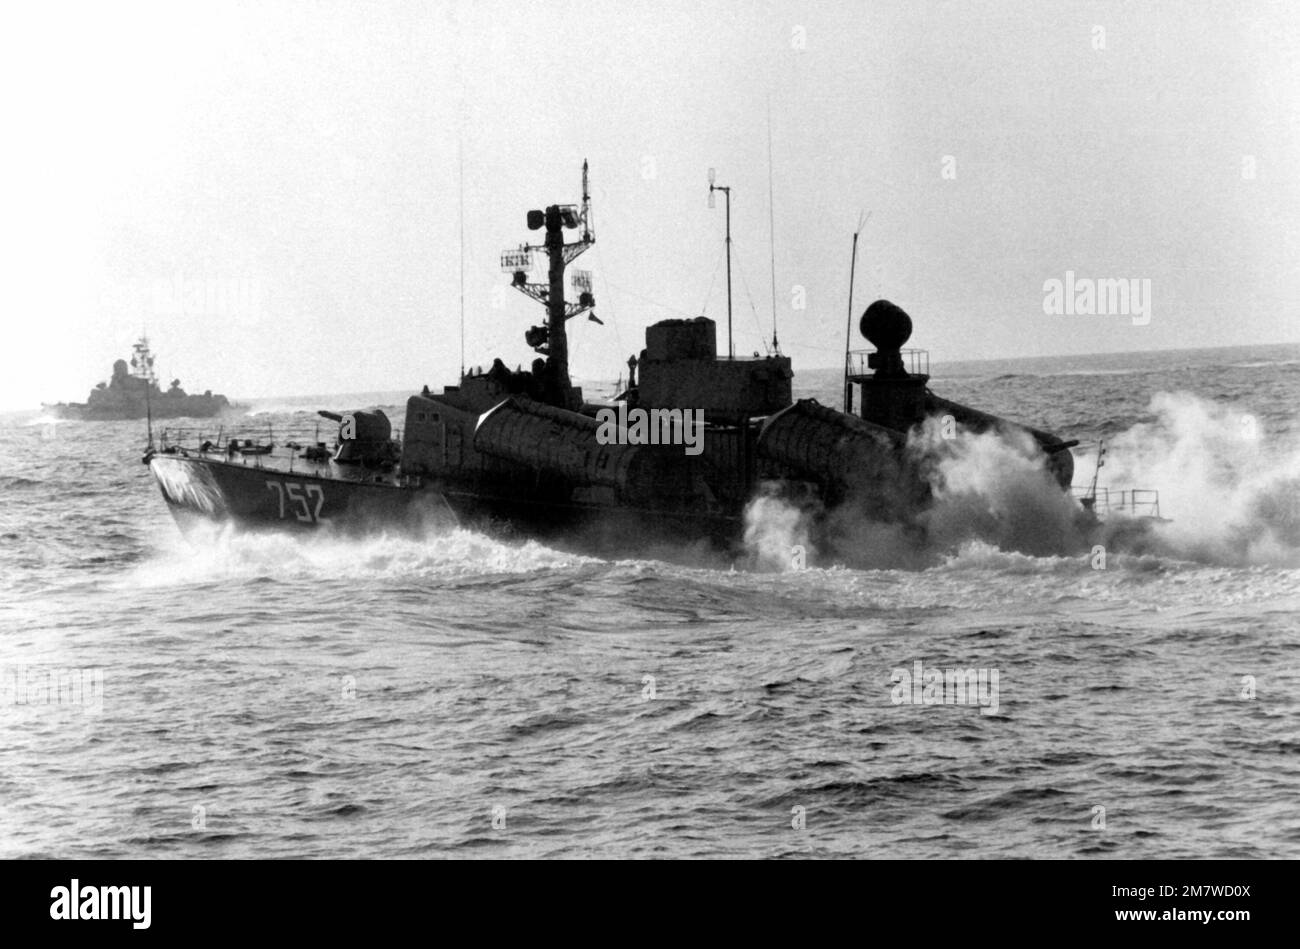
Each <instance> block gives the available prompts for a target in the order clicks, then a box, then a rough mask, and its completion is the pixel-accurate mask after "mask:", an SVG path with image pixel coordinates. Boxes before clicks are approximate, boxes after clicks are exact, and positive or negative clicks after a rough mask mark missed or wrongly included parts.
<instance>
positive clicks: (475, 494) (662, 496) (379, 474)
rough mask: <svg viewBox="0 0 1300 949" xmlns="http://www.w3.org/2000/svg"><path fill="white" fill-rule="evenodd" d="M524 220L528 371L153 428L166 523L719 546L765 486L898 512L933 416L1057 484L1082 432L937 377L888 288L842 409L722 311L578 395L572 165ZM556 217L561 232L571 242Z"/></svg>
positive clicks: (912, 504)
mask: <svg viewBox="0 0 1300 949" xmlns="http://www.w3.org/2000/svg"><path fill="white" fill-rule="evenodd" d="M710 187H711V189H712V188H713V187H714V186H713V185H712V182H711V183H710ZM716 190H725V189H721V188H717V189H716ZM527 223H528V227H529V229H530V230H533V231H541V232H542V234H543V235H544V238H543V240H542V242H541V243H540V244H525V245H523V246H521V247H519V248H518V249H517V250H512V251H508V252H506V253H505V254H503V255H502V265H503V269H504V270H506V271H507V272H510V273H512V285H513V286H514V287H515V288H516V289H518V290H520V291H521V292H523V293H525V294H526V295H528V296H529V297H531V298H533V299H534V300H536V301H538V302H539V303H541V304H542V305H543V306H544V307H545V310H546V321H545V323H544V324H542V325H537V326H533V327H531V328H529V329H528V330H527V332H526V333H525V334H524V336H525V340H526V342H527V344H528V345H529V346H530V347H531V348H532V349H533V350H534V351H535V352H536V354H537V358H535V359H534V360H533V361H532V364H531V366H530V367H529V368H528V369H523V368H522V367H521V368H519V369H516V370H510V369H509V368H507V367H506V365H505V363H504V362H503V361H502V360H501V359H496V360H495V361H494V362H493V364H492V367H491V368H490V369H489V370H488V371H486V372H483V371H470V372H465V371H464V370H462V374H461V378H460V381H459V384H458V385H451V386H447V387H445V388H444V389H443V390H442V391H441V392H438V393H435V392H431V391H430V390H429V388H428V387H427V386H426V387H425V388H424V390H423V391H422V392H420V393H419V394H416V395H412V396H410V397H409V399H408V400H407V403H406V417H405V424H404V426H403V430H402V432H401V433H400V435H398V434H397V433H395V432H394V431H393V428H392V425H391V423H390V421H389V419H388V417H387V416H386V415H385V414H384V413H383V412H382V411H378V410H371V411H354V412H350V413H335V412H321V413H320V414H322V415H325V416H326V417H328V418H330V419H332V420H334V421H337V422H338V423H339V438H338V440H337V442H336V443H335V446H334V449H333V450H330V449H327V448H326V446H325V445H324V443H321V442H316V443H315V444H310V445H306V446H303V445H300V444H297V443H293V442H291V443H289V444H288V445H284V446H279V447H277V446H274V445H267V444H257V443H255V442H254V441H252V440H251V439H245V440H242V441H241V440H240V439H239V438H233V439H231V438H227V439H226V441H225V442H224V443H223V442H222V440H221V438H220V436H218V437H217V439H216V440H215V441H214V440H211V439H205V440H202V441H201V442H199V443H198V444H197V445H186V444H183V443H182V441H178V440H177V439H176V437H175V436H174V435H172V434H171V433H167V432H164V433H163V436H162V439H161V441H160V442H159V443H158V444H155V443H154V441H153V438H152V434H151V436H150V445H149V448H148V450H147V451H146V453H145V456H144V461H145V462H146V463H147V464H148V465H149V466H150V468H151V469H152V471H153V473H154V475H155V476H156V479H157V482H158V484H159V486H160V488H161V491H162V495H163V498H164V499H165V500H166V502H167V504H168V505H169V506H170V508H171V510H172V512H173V514H174V515H175V516H176V519H177V520H178V522H179V523H181V525H182V526H185V525H186V524H187V523H188V522H189V521H190V520H191V519H192V518H194V517H198V518H201V519H208V520H215V521H233V522H237V523H239V524H242V525H252V526H259V525H260V526H274V527H289V528H315V527H319V526H322V525H336V526H339V527H357V526H360V527H363V528H364V527H370V526H375V525H393V524H414V523H418V522H419V521H420V519H421V512H422V511H423V512H428V511H434V512H446V511H447V510H450V511H451V512H452V513H453V514H454V515H455V517H456V518H457V519H458V520H459V521H461V522H467V523H470V524H472V525H474V526H476V527H481V528H486V529H489V530H491V529H493V528H496V529H501V528H507V529H509V530H510V531H520V532H525V533H527V534H528V535H530V536H555V535H556V534H566V535H567V534H579V535H583V536H585V537H586V538H587V539H589V540H594V541H597V542H601V543H600V545H601V546H604V543H603V542H609V543H612V544H614V545H615V546H623V547H627V546H638V545H643V544H645V543H647V542H649V541H650V540H651V539H653V538H665V539H673V540H682V539H698V538H709V539H711V540H713V541H716V542H719V543H721V544H732V543H734V542H736V541H738V540H739V539H740V538H741V536H742V533H743V522H744V512H745V508H746V505H748V504H749V503H750V502H751V501H753V500H754V499H755V498H756V497H758V496H760V494H766V493H778V494H780V495H782V496H784V497H786V498H788V499H791V500H793V501H794V502H795V503H797V504H800V505H802V506H803V507H804V508H805V509H810V510H815V511H821V512H827V511H832V510H836V509H841V508H843V507H844V506H846V505H848V506H852V507H853V508H854V509H856V510H859V511H861V512H862V513H863V514H865V515H866V516H869V517H870V518H872V519H874V520H883V521H889V522H895V523H899V524H902V525H904V526H907V525H910V524H912V523H913V522H914V519H915V516H916V514H917V513H919V512H920V511H922V510H924V508H925V507H926V505H927V502H928V500H929V498H930V487H929V482H928V480H927V478H926V471H925V470H924V463H923V461H922V460H921V459H919V458H918V457H917V455H916V453H915V452H913V451H911V450H909V448H908V434H909V432H910V431H912V430H913V429H914V428H915V427H916V426H918V425H920V424H921V423H923V422H924V421H925V420H926V419H927V418H929V417H931V416H940V417H948V418H949V419H950V420H951V422H953V423H955V424H956V425H957V426H959V427H960V428H961V429H962V430H963V431H973V432H982V431H986V430H989V429H997V430H1000V431H1002V432H1005V433H1020V437H1022V438H1024V439H1027V441H1026V444H1031V449H1030V450H1032V451H1034V452H1037V453H1039V454H1040V455H1041V458H1040V460H1041V462H1042V465H1043V468H1044V470H1045V472H1046V474H1045V477H1046V478H1050V479H1054V481H1055V483H1056V484H1057V485H1059V487H1060V490H1061V491H1062V492H1063V493H1068V492H1069V490H1070V481H1071V476H1072V474H1073V470H1074V462H1073V458H1072V456H1071V453H1070V448H1071V447H1072V446H1074V445H1075V444H1077V442H1073V441H1065V440H1064V439H1062V438H1060V437H1058V436H1056V435H1054V434H1052V433H1050V432H1045V431H1041V430H1038V429H1034V428H1029V427H1026V426H1023V425H1020V424H1017V423H1015V422H1011V421H1008V420H1006V419H1003V418H999V417H996V416H994V415H990V414H988V413H985V412H981V411H979V410H978V409H974V408H970V407H968V406H965V405H961V404H959V403H956V402H953V401H950V400H947V399H943V398H941V397H939V396H936V395H935V394H933V393H932V392H931V391H930V389H929V387H928V382H929V375H928V368H929V367H928V356H927V354H926V353H924V352H923V351H917V350H905V349H903V346H904V344H905V343H906V342H907V341H908V338H909V336H910V334H911V330H912V324H911V320H910V318H909V317H908V315H907V314H906V313H905V312H903V310H901V309H900V308H899V307H897V306H895V305H894V304H892V303H889V302H888V301H885V300H877V301H876V302H874V303H872V304H871V305H870V306H869V307H867V309H866V310H865V312H864V313H863V314H862V316H861V320H860V329H861V332H862V334H863V335H864V336H865V337H866V338H867V339H868V341H870V342H871V343H872V345H873V346H874V347H875V351H874V352H870V353H868V352H866V351H861V352H855V351H848V352H846V358H845V372H844V400H845V404H844V410H843V411H841V410H838V409H834V408H831V407H829V406H825V405H821V404H819V403H818V402H816V401H815V400H813V399H800V400H797V401H796V400H794V399H793V398H792V391H791V379H792V376H793V373H792V371H791V365H790V359H789V358H788V357H786V356H784V355H781V354H780V353H779V350H776V347H775V345H774V346H773V347H772V349H773V350H774V351H773V352H770V353H769V354H768V355H765V356H759V355H757V354H755V356H754V357H753V358H737V357H736V356H735V355H734V352H733V351H732V346H731V342H730V327H728V350H729V351H728V353H727V354H726V355H719V354H718V352H717V340H716V327H715V324H714V322H713V321H712V320H710V319H707V318H705V317H698V318H695V319H672V320H665V321H662V322H658V323H655V324H653V325H651V326H649V327H648V328H647V329H646V334H645V348H644V349H643V350H642V351H641V353H640V354H639V356H634V357H633V358H631V359H629V360H628V365H629V368H630V370H631V373H630V376H629V379H628V385H627V387H626V389H625V390H624V391H623V392H622V393H620V394H619V395H618V397H617V398H616V400H615V401H613V402H605V403H600V404H597V403H591V402H588V401H586V400H585V399H584V396H583V392H582V389H581V388H580V387H578V386H575V385H573V383H572V381H571V379H570V375H569V364H568V336H567V333H568V329H567V325H566V324H567V323H568V321H569V320H570V319H572V318H573V317H575V316H579V315H581V314H584V313H585V314H588V316H589V319H592V320H595V316H594V313H592V312H591V311H592V310H593V308H594V306H595V299H594V297H593V295H592V293H591V289H590V282H589V279H586V275H580V276H579V279H578V280H575V284H576V286H575V289H576V291H577V299H576V301H574V302H569V301H568V300H566V298H565V279H564V278H565V270H566V267H567V266H568V265H569V264H570V263H572V262H573V260H574V259H576V258H577V257H578V256H579V255H580V254H582V253H583V252H584V251H585V250H587V249H588V248H589V247H591V246H592V244H593V243H594V241H595V235H594V233H593V231H592V217H591V207H590V193H589V190H588V186H587V167H586V164H585V163H584V164H583V196H582V202H581V204H580V205H565V204H553V205H550V206H549V207H547V208H545V209H544V210H533V211H530V212H528V215H527ZM566 232H569V233H570V234H572V236H573V237H574V239H573V240H571V241H569V242H566V240H565V236H566ZM855 240H856V239H855ZM535 253H536V254H540V255H542V258H543V259H544V260H545V261H546V264H547V274H546V280H545V282H537V283H534V282H530V281H529V279H528V270H529V269H530V268H531V265H532V258H533V255H534V254H535ZM855 256H856V247H855ZM851 313H852V302H851V300H850V314H851ZM850 319H851V317H850ZM597 322H599V321H597ZM773 337H774V338H773V343H774V344H775V342H776V340H775V332H774V334H773ZM611 407H617V408H618V409H619V414H618V416H617V417H618V418H619V419H620V420H626V419H628V418H630V417H631V415H634V414H638V410H641V411H640V417H641V419H642V420H643V421H644V420H648V422H647V423H646V424H648V427H649V429H650V433H651V437H649V438H647V437H646V432H645V431H644V426H643V430H642V431H641V432H639V433H638V432H637V431H634V430H633V429H634V428H635V426H632V425H628V424H627V423H626V422H625V423H624V424H623V425H621V426H616V428H615V431H614V432H613V433H612V434H613V436H614V437H609V436H610V434H611V432H610V431H609V428H608V427H605V428H604V430H603V431H602V421H601V420H602V419H607V418H608V417H609V416H608V415H602V413H601V410H602V409H605V410H608V409H609V408H611ZM701 410H702V412H703V425H702V428H703V430H702V433H700V434H701V435H702V441H701V445H702V450H700V451H698V453H689V452H687V451H684V450H683V445H682V440H683V438H682V436H683V434H684V433H687V431H688V430H687V428H686V426H689V425H690V424H691V420H692V417H697V416H695V413H697V412H699V411H701ZM656 436H658V437H656ZM1080 510H1081V513H1086V514H1089V515H1090V514H1091V509H1090V508H1087V509H1085V508H1081V509H1080Z"/></svg>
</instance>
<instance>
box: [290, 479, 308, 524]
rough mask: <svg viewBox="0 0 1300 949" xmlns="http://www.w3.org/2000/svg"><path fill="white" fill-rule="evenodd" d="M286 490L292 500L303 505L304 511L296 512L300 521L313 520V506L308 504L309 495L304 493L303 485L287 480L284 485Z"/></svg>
mask: <svg viewBox="0 0 1300 949" xmlns="http://www.w3.org/2000/svg"><path fill="white" fill-rule="evenodd" d="M284 490H285V492H286V493H287V494H288V495H289V498H290V500H293V501H297V502H298V503H299V504H301V505H302V513H301V514H295V516H296V517H297V518H298V520H300V521H310V520H311V508H309V507H308V506H307V497H306V495H304V494H303V493H302V485H300V484H296V483H294V482H293V481H286V482H285V485H284Z"/></svg>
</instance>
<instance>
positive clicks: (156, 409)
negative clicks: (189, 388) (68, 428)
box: [42, 399, 239, 422]
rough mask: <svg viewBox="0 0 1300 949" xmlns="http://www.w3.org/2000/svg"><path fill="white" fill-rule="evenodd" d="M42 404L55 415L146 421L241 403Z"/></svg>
mask: <svg viewBox="0 0 1300 949" xmlns="http://www.w3.org/2000/svg"><path fill="white" fill-rule="evenodd" d="M42 408H43V409H44V410H45V411H46V412H49V413H50V414H52V415H53V416H54V417H55V418H60V419H66V420H68V421H78V422H131V421H143V420H144V419H145V418H148V417H152V418H154V419H171V418H215V417H216V416H218V415H221V414H222V413H223V412H228V411H230V410H232V409H237V408H239V406H236V405H232V404H230V403H229V402H215V401H213V400H206V399H200V400H199V401H197V402H186V403H184V404H179V405H168V404H167V403H166V401H162V402H161V403H160V402H155V403H154V404H153V405H151V406H148V407H146V406H145V405H144V404H143V403H141V404H139V405H134V404H128V405H107V406H100V405H88V404H86V403H83V402H60V403H58V404H56V405H44V406H42Z"/></svg>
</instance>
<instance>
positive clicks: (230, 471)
mask: <svg viewBox="0 0 1300 949" xmlns="http://www.w3.org/2000/svg"><path fill="white" fill-rule="evenodd" d="M147 461H148V463H149V465H150V468H151V470H152V472H153V474H154V477H155V478H156V480H157V482H158V486H159V489H160V490H161V493H162V496H163V499H164V501H166V502H167V505H168V507H169V509H170V510H171V512H172V514H173V516H174V518H175V519H176V522H177V524H178V525H179V526H180V527H181V528H182V529H183V530H186V531H189V530H190V529H192V528H193V527H195V526H196V525H200V524H206V523H211V524H216V525H223V524H230V525H234V526H238V527H240V528H244V529H250V530H291V531H312V530H325V531H328V532H334V533H341V534H359V533H369V532H374V531H396V532H411V533H419V532H421V531H425V530H429V529H444V528H446V527H447V526H455V525H464V526H469V527H472V528H474V529H476V530H480V531H483V532H485V533H490V534H493V535H495V536H499V537H500V536H506V537H508V536H527V537H537V538H551V539H555V538H565V539H571V540H579V541H581V542H582V543H581V545H582V546H583V548H584V549H592V550H601V551H618V550H633V549H637V548H638V547H641V546H642V545H644V544H645V543H647V542H654V541H659V542H664V543H678V542H682V541H689V540H693V539H700V538H704V539H708V540H710V541H713V542H716V543H718V544H726V543H728V542H729V541H730V540H732V539H734V538H735V537H736V536H737V531H738V529H739V519H738V518H733V517H727V516H720V515H716V514H715V515H707V516H704V517H699V516H694V515H685V514H683V513H681V512H674V511H656V510H653V509H648V508H646V509H642V508H634V507H626V506H612V505H602V504H599V503H591V502H583V501H573V500H567V501H566V500H561V499H558V498H542V497H535V496H530V495H528V494H527V493H521V492H519V491H518V490H517V488H518V485H515V487H516V490H514V491H510V490H509V486H507V485H501V484H498V485H496V486H495V488H485V486H483V485H481V484H480V485H471V484H454V483H439V482H437V481H431V482H425V481H419V480H415V481H411V480H402V479H392V478H391V477H389V476H385V475H384V474H380V473H376V472H373V471H370V470H368V469H364V468H363V469H362V470H360V471H357V470H352V466H345V465H337V464H335V463H333V462H328V463H322V464H319V465H315V466H304V465H302V464H301V463H295V464H294V466H293V467H292V468H290V467H288V459H287V458H286V457H285V456H278V457H272V456H269V455H268V456H261V457H257V458H256V460H255V461H252V462H250V461H248V460H232V459H229V458H227V457H225V453H224V452H189V453H184V454H182V453H181V452H179V451H177V452H158V453H154V454H152V455H150V456H149V457H148V458H147Z"/></svg>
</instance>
